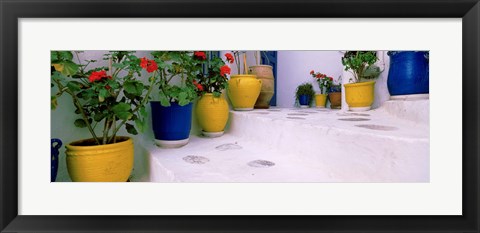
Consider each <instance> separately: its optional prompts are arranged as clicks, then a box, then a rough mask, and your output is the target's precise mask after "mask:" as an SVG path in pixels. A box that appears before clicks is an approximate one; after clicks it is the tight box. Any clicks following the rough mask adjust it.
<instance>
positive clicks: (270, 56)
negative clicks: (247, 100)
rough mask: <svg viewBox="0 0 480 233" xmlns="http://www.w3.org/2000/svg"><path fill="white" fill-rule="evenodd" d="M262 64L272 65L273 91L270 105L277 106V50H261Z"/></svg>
mask: <svg viewBox="0 0 480 233" xmlns="http://www.w3.org/2000/svg"><path fill="white" fill-rule="evenodd" d="M262 64H264V65H270V66H272V67H273V76H274V77H275V82H274V87H273V90H274V93H273V97H272V100H270V106H277V51H263V52H262Z"/></svg>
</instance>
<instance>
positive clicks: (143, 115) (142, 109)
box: [140, 106, 148, 118]
mask: <svg viewBox="0 0 480 233" xmlns="http://www.w3.org/2000/svg"><path fill="white" fill-rule="evenodd" d="M140 115H141V116H142V117H144V118H145V117H147V116H148V115H147V110H145V107H144V106H143V107H141V108H140Z"/></svg>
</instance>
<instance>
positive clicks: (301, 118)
mask: <svg viewBox="0 0 480 233" xmlns="http://www.w3.org/2000/svg"><path fill="white" fill-rule="evenodd" d="M287 118H288V119H295V120H305V118H303V117H287Z"/></svg>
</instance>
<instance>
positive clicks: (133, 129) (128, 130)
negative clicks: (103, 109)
mask: <svg viewBox="0 0 480 233" xmlns="http://www.w3.org/2000/svg"><path fill="white" fill-rule="evenodd" d="M125 128H126V129H127V132H128V133H130V134H133V135H137V134H138V132H137V130H136V129H135V127H134V126H133V125H131V124H128V123H125Z"/></svg>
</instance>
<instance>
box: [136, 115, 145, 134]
mask: <svg viewBox="0 0 480 233" xmlns="http://www.w3.org/2000/svg"><path fill="white" fill-rule="evenodd" d="M135 125H136V126H137V128H138V130H139V131H140V132H141V133H143V132H144V131H145V121H142V120H140V119H139V118H137V119H135Z"/></svg>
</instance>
